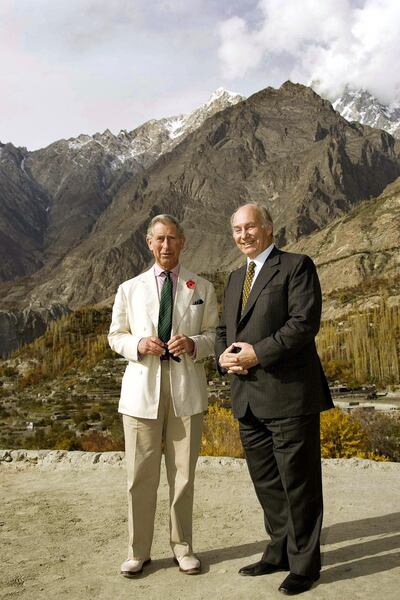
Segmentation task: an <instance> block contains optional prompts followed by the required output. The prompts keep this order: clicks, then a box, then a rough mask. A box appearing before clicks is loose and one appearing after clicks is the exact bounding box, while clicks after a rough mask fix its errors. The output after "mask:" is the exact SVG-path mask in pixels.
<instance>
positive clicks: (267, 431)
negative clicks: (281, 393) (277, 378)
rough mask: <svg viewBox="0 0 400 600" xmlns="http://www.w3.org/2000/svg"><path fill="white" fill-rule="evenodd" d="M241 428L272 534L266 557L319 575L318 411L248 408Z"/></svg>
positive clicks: (319, 455) (320, 499) (249, 463)
mask: <svg viewBox="0 0 400 600" xmlns="http://www.w3.org/2000/svg"><path fill="white" fill-rule="evenodd" d="M239 429H240V437H241V440H242V444H243V448H244V451H245V456H246V461H247V465H248V468H249V472H250V476H251V479H252V481H253V484H254V487H255V491H256V494H257V497H258V500H259V502H260V504H261V506H262V508H263V511H264V521H265V528H266V530H267V533H268V534H269V536H270V538H271V541H270V543H269V544H268V545H267V548H266V550H265V552H264V555H263V557H262V560H265V561H267V562H270V563H272V564H282V565H288V566H289V568H290V571H291V572H292V573H296V574H297V575H315V574H316V573H318V572H319V571H320V568H321V557H320V533H321V526H322V514H323V501H322V478H321V449H320V432H319V414H313V415H305V416H299V417H288V418H283V419H261V418H259V417H256V416H255V415H254V414H253V413H252V411H251V410H250V408H248V409H247V412H246V414H245V416H244V417H242V418H240V419H239Z"/></svg>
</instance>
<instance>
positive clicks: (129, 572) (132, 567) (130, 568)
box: [121, 558, 151, 577]
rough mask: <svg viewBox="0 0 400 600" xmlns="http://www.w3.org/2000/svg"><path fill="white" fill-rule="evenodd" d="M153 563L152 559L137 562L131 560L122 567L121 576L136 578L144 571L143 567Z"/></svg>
mask: <svg viewBox="0 0 400 600" xmlns="http://www.w3.org/2000/svg"><path fill="white" fill-rule="evenodd" d="M149 562H151V558H148V559H147V560H135V559H132V558H129V559H128V560H126V561H125V562H123V563H122V565H121V575H123V576H124V577H136V575H139V573H141V572H142V571H143V567H144V566H145V565H148V564H149Z"/></svg>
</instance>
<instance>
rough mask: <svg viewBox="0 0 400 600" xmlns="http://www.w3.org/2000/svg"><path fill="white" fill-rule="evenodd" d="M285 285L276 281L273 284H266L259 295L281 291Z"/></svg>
mask: <svg viewBox="0 0 400 600" xmlns="http://www.w3.org/2000/svg"><path fill="white" fill-rule="evenodd" d="M284 290H285V285H284V284H283V283H276V284H275V285H267V287H266V288H264V289H263V291H262V292H261V293H260V296H269V295H270V294H278V293H281V294H282V293H283V292H284Z"/></svg>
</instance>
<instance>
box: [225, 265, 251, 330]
mask: <svg viewBox="0 0 400 600" xmlns="http://www.w3.org/2000/svg"><path fill="white" fill-rule="evenodd" d="M246 271H247V265H243V267H240V269H238V270H237V271H234V272H233V273H232V281H231V288H232V291H231V294H230V297H229V311H232V316H233V320H234V323H235V324H237V323H238V321H240V314H239V311H240V307H241V303H242V291H243V284H244V279H245V277H246Z"/></svg>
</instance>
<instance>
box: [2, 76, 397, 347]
mask: <svg viewBox="0 0 400 600" xmlns="http://www.w3.org/2000/svg"><path fill="white" fill-rule="evenodd" d="M347 94H348V98H347V100H346V98H345V96H343V97H342V98H341V99H340V102H341V103H340V102H339V99H338V104H336V102H335V103H334V105H335V106H336V108H337V109H338V108H340V110H341V112H343V113H345V110H348V111H349V110H350V107H353V108H352V110H356V108H357V107H358V108H357V110H359V111H363V115H364V117H365V119H366V118H367V116H368V118H375V119H377V116H376V113H373V111H372V110H371V111H370V112H369V113H368V115H367V111H366V110H364V109H362V107H361V104H360V102H361V101H362V102H364V104H363V106H364V108H365V103H366V102H367V100H371V98H372V97H370V98H368V97H367V96H365V94H364V96H363V95H362V94H360V98H358V100H359V103H358V104H357V102H356V98H355V96H354V95H351V94H350V93H349V92H347ZM349 94H350V95H349ZM361 97H362V98H361ZM346 114H347V113H346ZM352 114H353V113H352ZM354 114H355V113H354ZM396 114H397V113H396V111H395V110H393V111H392V112H391V113H390V115H389V113H387V115H389V116H391V117H393V119H392V121H393V122H392V125H393V123H394V122H395V117H396ZM349 115H350V113H349V114H347V116H349ZM371 115H372V116H371ZM373 115H375V116H373ZM376 124H379V123H378V122H376V123H375V125H376ZM381 126H382V125H381ZM393 126H394V125H393ZM392 133H393V134H396V135H397V134H398V127H397V129H394V130H393V132H392ZM399 176H400V142H399V141H396V139H395V137H393V136H392V135H390V134H389V133H387V132H385V131H383V130H381V129H375V128H371V127H370V126H368V125H365V124H364V125H362V124H360V123H357V122H353V121H352V122H349V121H348V120H346V119H345V118H343V117H342V116H341V115H340V114H339V112H337V111H335V110H334V108H333V107H332V105H331V104H330V103H329V102H328V101H327V100H324V99H322V98H320V97H319V96H318V95H317V94H316V93H315V92H313V91H312V90H311V89H310V88H307V87H305V86H302V85H298V84H292V83H290V82H287V83H286V84H284V85H283V86H281V88H280V89H279V90H275V89H273V88H267V89H265V90H262V91H260V92H258V93H256V94H254V95H253V96H251V97H249V98H247V99H245V98H243V97H242V96H239V95H238V94H233V93H231V92H227V91H226V90H223V89H219V90H217V92H216V93H215V94H213V96H212V97H211V98H210V100H209V101H208V102H207V103H206V104H204V105H202V106H201V107H200V108H199V109H197V110H195V111H194V112H192V113H190V114H189V115H180V116H177V117H171V118H166V119H161V120H153V121H149V122H147V123H145V124H144V125H141V126H140V127H138V128H136V129H135V130H133V131H131V132H127V131H121V132H120V133H119V134H118V135H114V134H112V133H111V132H110V131H108V130H106V131H105V132H104V133H102V134H95V135H93V136H88V135H81V136H79V137H78V138H75V139H71V140H60V141H57V142H55V143H54V144H51V145H50V146H48V147H47V148H44V149H41V150H37V151H35V152H28V151H27V150H26V149H24V148H15V147H14V146H13V145H12V144H0V189H1V205H0V252H1V254H2V256H3V262H2V265H1V266H0V281H2V282H3V283H2V284H1V296H2V300H1V304H0V308H1V309H2V311H1V312H0V334H1V336H2V345H1V347H0V351H1V352H3V353H7V352H8V351H10V350H11V349H12V348H14V347H16V346H17V345H18V344H19V343H20V342H21V341H28V340H29V339H32V338H33V337H35V336H36V335H38V333H41V332H42V330H43V329H44V327H45V326H46V322H47V320H48V319H49V318H55V317H57V316H59V315H60V314H61V313H62V312H65V311H68V310H71V309H74V308H76V307H78V306H81V305H83V304H92V303H97V302H102V301H106V300H107V299H108V298H110V297H112V295H113V293H114V292H115V289H116V287H117V285H118V283H119V282H121V281H122V280H124V279H127V278H129V277H132V276H134V275H136V274H137V273H139V272H140V271H141V270H143V269H144V268H145V267H146V266H147V265H148V264H149V263H150V259H151V256H150V254H149V252H148V250H147V246H146V243H145V239H144V234H145V230H146V226H147V222H148V220H149V217H151V216H153V215H154V214H157V213H159V212H170V213H172V214H175V215H176V216H177V217H178V218H179V219H180V220H181V221H182V223H183V225H184V228H185V231H186V235H187V246H186V248H185V251H184V255H183V261H184V262H185V264H186V265H187V266H189V267H191V268H192V269H194V270H196V271H200V272H213V271H216V270H223V271H224V270H229V269H230V268H232V266H235V265H237V264H238V263H239V261H240V260H241V259H240V257H239V256H238V253H237V251H236V250H235V249H234V248H233V244H232V241H231V234H230V230H229V216H230V214H231V213H232V211H233V210H234V209H235V207H236V206H238V205H239V204H241V203H243V202H245V201H250V200H252V201H257V202H260V203H263V204H266V205H268V207H269V209H270V210H271V212H272V215H273V217H274V221H275V233H276V240H277V243H278V245H280V246H283V245H285V244H296V243H300V242H299V240H301V239H302V238H303V237H304V236H308V237H307V239H311V238H312V236H313V235H316V233H314V232H319V231H320V232H322V231H324V228H325V227H326V226H329V224H330V223H331V222H332V221H333V220H334V219H337V218H339V219H340V218H342V217H343V218H344V216H345V215H347V214H352V211H353V210H354V207H355V206H356V205H358V204H359V203H361V202H362V201H364V200H365V199H368V198H373V197H377V196H379V195H380V194H381V193H382V192H383V190H384V189H385V188H386V186H387V185H388V184H390V183H391V182H393V181H394V180H395V179H396V178H397V177H399ZM347 241H348V242H349V240H347ZM350 246H351V240H350ZM306 250H307V248H305V249H304V251H306ZM310 253H311V252H310ZM328 279H329V278H328ZM339 287H340V286H339Z"/></svg>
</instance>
